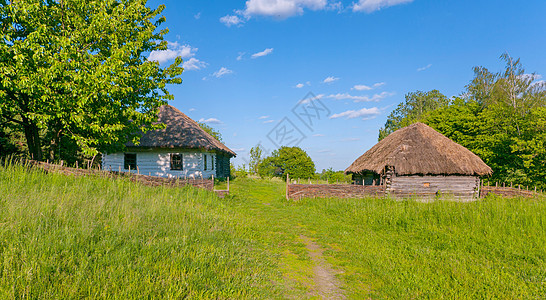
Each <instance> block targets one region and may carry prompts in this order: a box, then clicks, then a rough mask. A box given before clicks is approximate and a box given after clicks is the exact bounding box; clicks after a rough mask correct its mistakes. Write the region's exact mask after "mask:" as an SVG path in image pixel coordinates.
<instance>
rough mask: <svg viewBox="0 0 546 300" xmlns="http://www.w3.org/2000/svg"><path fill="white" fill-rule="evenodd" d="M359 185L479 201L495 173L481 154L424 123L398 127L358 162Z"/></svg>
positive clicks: (353, 171)
mask: <svg viewBox="0 0 546 300" xmlns="http://www.w3.org/2000/svg"><path fill="white" fill-rule="evenodd" d="M345 173H347V174H353V179H354V181H355V184H364V185H385V188H386V193H387V194H389V195H392V196H395V197H408V196H418V197H428V196H435V195H438V194H450V195H453V196H455V197H457V198H461V199H463V200H471V199H473V198H476V197H477V196H478V193H479V187H480V176H485V175H490V174H491V173H492V170H491V168H490V167H489V166H487V165H486V164H485V163H484V162H483V161H482V160H481V159H480V158H479V157H478V156H477V155H475V154H474V153H472V152H471V151H470V150H468V149H466V148H465V147H463V146H461V145H459V144H457V143H455V142H454V141H452V140H450V139H449V138H447V137H446V136H444V135H442V134H441V133H439V132H437V131H436V130H434V129H432V128H431V127H429V126H427V125H425V124H423V123H415V124H413V125H410V126H407V127H404V128H402V129H399V130H397V131H395V132H393V133H392V134H390V135H389V136H387V137H386V138H384V139H383V140H381V141H380V142H379V143H377V144H376V145H375V146H373V147H372V148H371V149H370V150H368V151H367V152H366V153H364V154H363V155H362V156H360V157H359V158H358V159H357V160H355V161H354V162H353V163H352V164H351V165H350V166H349V167H348V168H347V169H346V170H345Z"/></svg>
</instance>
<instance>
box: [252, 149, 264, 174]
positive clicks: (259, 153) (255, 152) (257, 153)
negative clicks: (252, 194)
mask: <svg viewBox="0 0 546 300" xmlns="http://www.w3.org/2000/svg"><path fill="white" fill-rule="evenodd" d="M263 155H264V151H263V149H262V146H261V145H260V144H258V145H256V146H254V147H252V148H251V149H250V163H249V166H248V168H249V170H250V172H252V174H258V166H259V165H260V163H261V162H262V160H263Z"/></svg>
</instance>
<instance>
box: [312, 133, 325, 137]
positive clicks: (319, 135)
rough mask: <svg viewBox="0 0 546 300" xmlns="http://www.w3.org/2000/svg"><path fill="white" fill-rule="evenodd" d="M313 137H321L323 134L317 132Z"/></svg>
mask: <svg viewBox="0 0 546 300" xmlns="http://www.w3.org/2000/svg"><path fill="white" fill-rule="evenodd" d="M313 136H314V137H322V136H324V134H320V133H317V134H313Z"/></svg>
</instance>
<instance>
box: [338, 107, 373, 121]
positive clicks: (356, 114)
mask: <svg viewBox="0 0 546 300" xmlns="http://www.w3.org/2000/svg"><path fill="white" fill-rule="evenodd" d="M379 114H381V111H380V110H379V108H377V107H372V108H363V109H360V110H347V111H344V112H341V113H337V114H333V115H332V116H330V119H337V118H345V119H355V118H362V120H369V119H373V118H375V117H376V116H378V115H379Z"/></svg>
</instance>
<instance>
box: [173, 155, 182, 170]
mask: <svg viewBox="0 0 546 300" xmlns="http://www.w3.org/2000/svg"><path fill="white" fill-rule="evenodd" d="M175 156H178V157H180V158H179V159H177V161H178V164H179V165H178V166H176V165H175V164H173V162H174V161H175V160H174V159H173V158H174V157H175ZM169 166H170V169H171V171H183V170H184V155H183V154H182V153H169Z"/></svg>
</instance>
